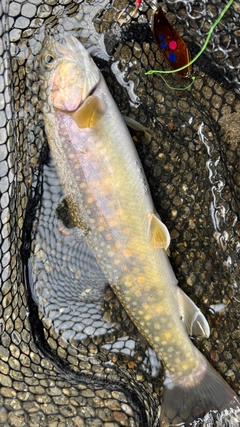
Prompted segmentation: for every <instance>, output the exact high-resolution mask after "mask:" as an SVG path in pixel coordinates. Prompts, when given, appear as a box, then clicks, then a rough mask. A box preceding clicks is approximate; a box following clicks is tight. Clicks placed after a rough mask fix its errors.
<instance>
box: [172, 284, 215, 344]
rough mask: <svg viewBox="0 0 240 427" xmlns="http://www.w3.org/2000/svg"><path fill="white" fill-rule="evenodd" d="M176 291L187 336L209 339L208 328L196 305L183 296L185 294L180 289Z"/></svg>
mask: <svg viewBox="0 0 240 427" xmlns="http://www.w3.org/2000/svg"><path fill="white" fill-rule="evenodd" d="M177 289H178V293H177V297H178V302H179V307H180V314H181V318H182V321H183V323H184V324H185V326H186V329H187V332H188V334H189V335H194V336H202V337H209V335H210V328H209V325H208V321H207V319H206V318H205V316H204V315H203V314H202V312H201V310H200V309H199V308H198V307H197V306H196V304H194V302H193V301H192V300H191V299H190V298H189V297H188V296H187V295H186V294H185V292H183V291H182V289H180V288H177Z"/></svg>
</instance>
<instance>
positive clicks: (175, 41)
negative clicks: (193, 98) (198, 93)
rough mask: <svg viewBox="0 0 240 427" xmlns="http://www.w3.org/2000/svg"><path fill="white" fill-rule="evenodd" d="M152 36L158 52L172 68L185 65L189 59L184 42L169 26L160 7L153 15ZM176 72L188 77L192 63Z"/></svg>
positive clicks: (175, 68)
mask: <svg viewBox="0 0 240 427" xmlns="http://www.w3.org/2000/svg"><path fill="white" fill-rule="evenodd" d="M153 36H154V39H155V42H156V44H157V46H158V48H159V50H160V52H162V54H163V55H164V57H165V58H166V60H167V61H168V63H169V64H170V65H171V67H172V68H173V69H174V70H177V69H178V68H181V67H184V66H186V65H187V64H188V63H189V62H190V61H191V56H190V52H189V49H188V47H187V45H186V43H185V42H184V41H183V39H182V38H181V37H180V36H179V35H178V33H177V32H176V31H175V30H174V28H173V27H172V26H171V24H170V23H169V21H168V20H167V18H166V16H165V14H164V12H163V10H162V8H161V7H159V8H158V10H157V11H156V12H155V13H154V15H153ZM177 72H178V74H180V75H181V76H182V77H190V76H191V73H192V65H189V66H188V67H187V68H184V69H183V70H179V71H177Z"/></svg>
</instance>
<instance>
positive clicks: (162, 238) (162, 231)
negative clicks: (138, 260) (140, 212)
mask: <svg viewBox="0 0 240 427" xmlns="http://www.w3.org/2000/svg"><path fill="white" fill-rule="evenodd" d="M149 217H150V224H149V230H150V248H153V249H157V248H162V249H165V250H166V251H167V249H168V247H169V245H170V240H171V238H170V234H169V231H168V229H167V227H166V225H165V224H163V222H162V221H161V220H160V218H158V217H157V216H156V215H155V214H154V213H150V214H149Z"/></svg>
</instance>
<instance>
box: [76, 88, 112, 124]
mask: <svg viewBox="0 0 240 427" xmlns="http://www.w3.org/2000/svg"><path fill="white" fill-rule="evenodd" d="M104 113H105V110H104V106H103V103H102V101H101V99H100V98H99V97H98V96H95V95H92V96H89V98H88V99H87V100H86V101H85V102H84V103H83V105H82V106H81V107H80V108H79V109H78V110H77V111H75V113H73V115H72V118H73V119H74V120H75V122H76V123H77V125H78V127H79V128H82V129H84V128H93V127H94V126H96V124H97V123H98V122H99V120H100V119H101V118H102V116H103V114H104Z"/></svg>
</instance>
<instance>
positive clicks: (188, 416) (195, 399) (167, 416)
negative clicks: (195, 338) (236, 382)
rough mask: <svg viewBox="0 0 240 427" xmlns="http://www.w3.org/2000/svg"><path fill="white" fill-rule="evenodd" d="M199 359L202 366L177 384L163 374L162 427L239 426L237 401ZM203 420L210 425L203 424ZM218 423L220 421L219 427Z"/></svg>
mask: <svg viewBox="0 0 240 427" xmlns="http://www.w3.org/2000/svg"><path fill="white" fill-rule="evenodd" d="M201 357H202V360H203V363H202V365H200V367H199V368H197V370H196V371H195V372H194V373H193V374H191V375H189V376H188V377H186V378H183V379H181V380H180V381H179V380H176V378H172V377H171V375H170V374H169V373H166V379H165V381H164V390H163V401H162V407H161V414H160V426H161V427H175V426H182V427H190V426H192V427H201V426H205V425H207V426H209V427H216V426H220V425H221V426H222V427H223V426H231V427H239V425H240V400H239V399H238V397H237V395H236V394H235V393H234V391H233V390H232V389H231V387H230V386H229V385H228V384H227V383H226V381H224V379H223V378H222V377H221V376H220V375H219V374H218V373H217V371H215V369H214V368H213V367H212V366H211V365H210V364H209V363H208V362H207V360H204V358H203V356H202V355H201ZM204 420H208V421H209V420H210V421H212V422H209V423H207V424H205V423H204ZM219 420H222V423H221V424H219Z"/></svg>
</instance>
